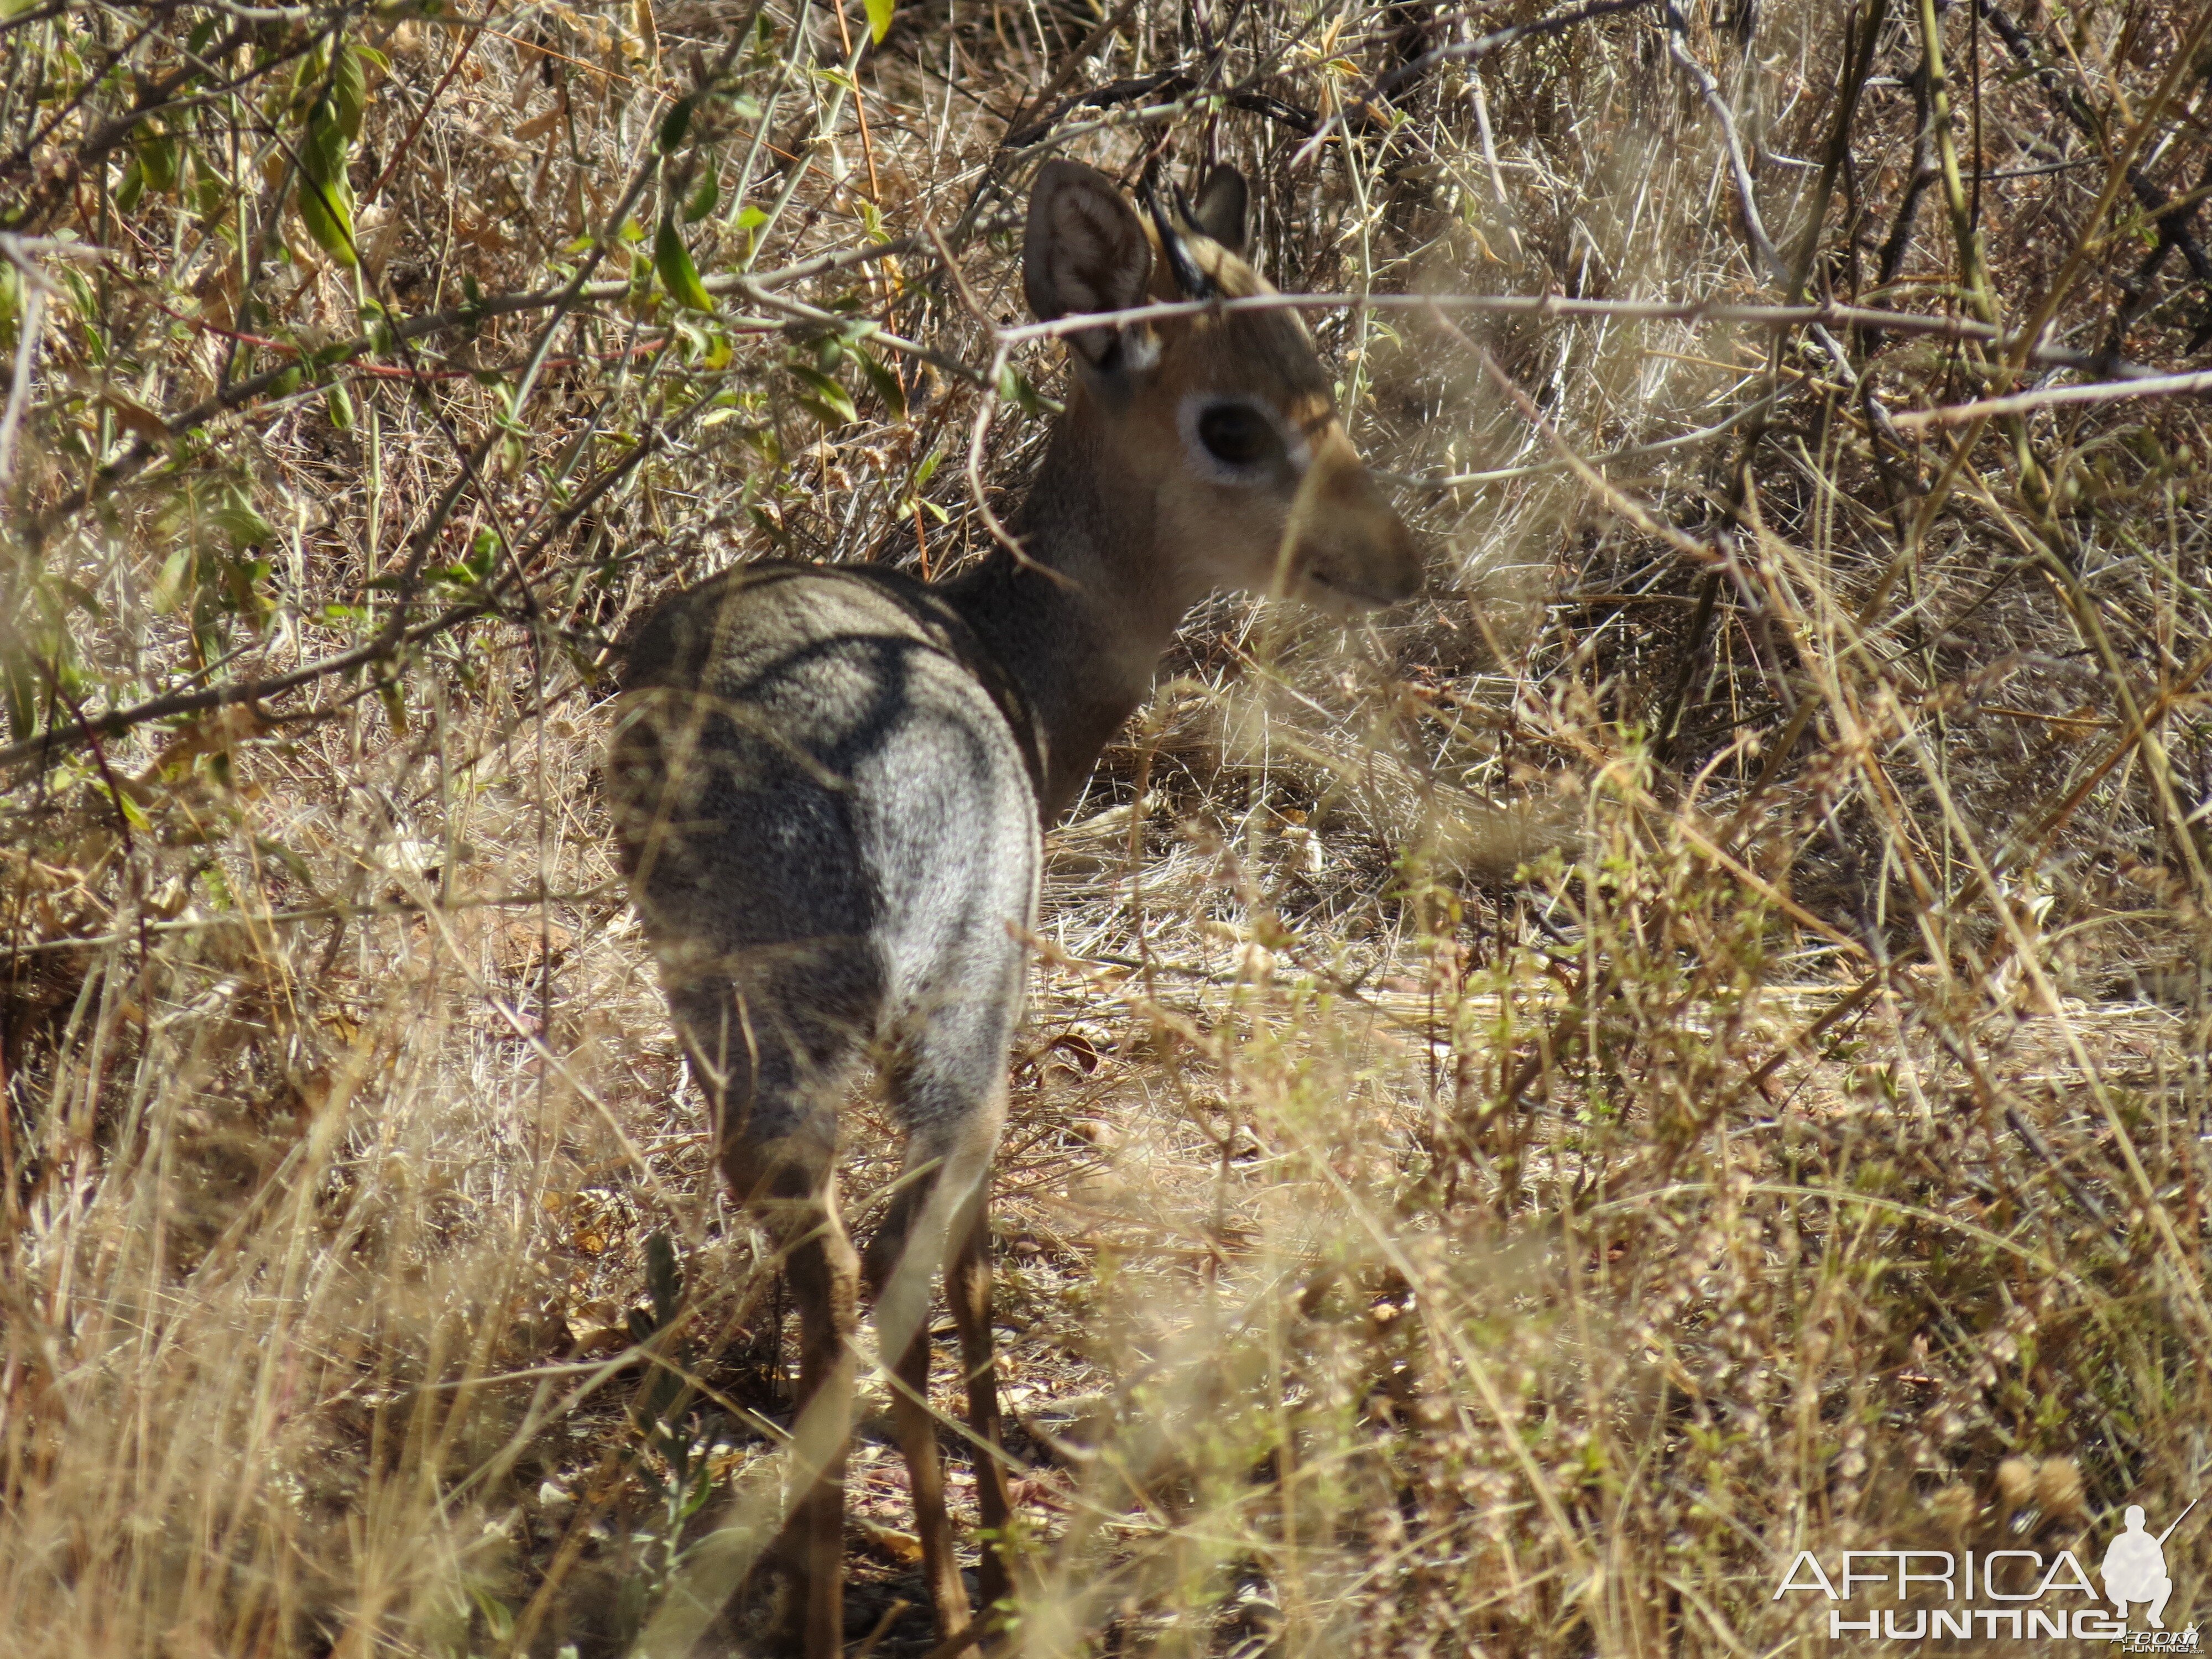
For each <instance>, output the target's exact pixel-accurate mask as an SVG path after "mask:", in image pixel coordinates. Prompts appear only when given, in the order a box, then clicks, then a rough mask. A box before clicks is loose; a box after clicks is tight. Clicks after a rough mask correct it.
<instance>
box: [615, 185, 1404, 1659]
mask: <svg viewBox="0 0 2212 1659" xmlns="http://www.w3.org/2000/svg"><path fill="white" fill-rule="evenodd" d="M1244 207H1245V187H1244V181H1243V179H1242V178H1240V177H1239V176H1238V175H1237V173H1234V172H1232V171H1231V170H1229V169H1226V168H1223V169H1219V170H1217V171H1216V172H1215V173H1214V174H1213V176H1212V179H1209V180H1208V182H1207V185H1206V189H1205V191H1204V192H1203V193H1202V195H1201V197H1200V204H1199V206H1198V207H1197V208H1196V209H1194V210H1192V209H1186V210H1184V211H1183V215H1182V217H1183V220H1184V223H1183V224H1182V226H1181V227H1178V226H1176V225H1174V224H1172V223H1170V220H1169V218H1168V217H1167V216H1165V215H1164V214H1163V213H1162V212H1161V211H1160V210H1159V209H1158V206H1157V205H1156V204H1155V205H1154V206H1153V208H1152V221H1153V228H1152V229H1150V230H1148V228H1147V227H1146V224H1145V222H1144V221H1143V220H1141V219H1139V216H1138V215H1137V213H1136V211H1135V210H1133V207H1132V206H1131V204H1129V202H1128V201H1127V199H1126V198H1125V197H1123V196H1122V194H1121V191H1119V190H1118V189H1117V188H1116V187H1115V185H1113V184H1112V183H1111V182H1110V181H1109V179H1107V178H1106V177H1105V176H1104V175H1103V174H1102V173H1097V172H1095V171H1093V170H1092V169H1091V168H1090V167H1082V166H1079V165H1077V164H1075V163H1073V162H1069V161H1048V162H1047V163H1046V164H1045V165H1044V166H1043V167H1042V168H1041V169H1040V170H1039V172H1038V173H1037V177H1036V185H1035V188H1034V190H1033V191H1032V193H1031V196H1030V208H1029V220H1028V226H1027V236H1026V241H1025V244H1024V250H1023V287H1024V291H1025V293H1026V295H1027V297H1028V300H1029V303H1030V309H1031V310H1032V311H1034V312H1035V313H1036V316H1037V317H1038V318H1039V319H1041V320H1047V321H1048V320H1050V319H1054V318H1058V317H1062V316H1068V315H1073V314H1079V313H1098V312H1112V311H1121V310H1127V309H1130V308H1133V307H1138V306H1140V305H1142V304H1144V303H1145V302H1146V301H1147V299H1148V298H1151V299H1158V300H1173V299H1176V298H1186V299H1205V298H1212V297H1216V296H1229V297H1234V296H1237V295H1255V294H1262V293H1267V292H1270V291H1271V290H1270V289H1268V288H1267V284H1266V283H1263V282H1262V281H1261V279H1260V278H1259V277H1258V276H1255V274H1254V273H1253V271H1252V270H1250V268H1249V267H1248V266H1247V265H1246V264H1244V263H1243V260H1242V259H1241V258H1239V254H1240V252H1241V251H1242V249H1243V240H1244ZM1067 344H1068V347H1069V355H1070V358H1071V362H1072V367H1073V373H1072V374H1071V376H1070V386H1069V392H1068V398H1067V408H1066V413H1065V414H1063V415H1062V416H1060V420H1059V422H1058V423H1057V424H1056V426H1055V427H1054V430H1053V433H1052V438H1051V442H1050V445H1049V447H1048V450H1047V453H1046V455H1045V458H1044V462H1043V465H1042V467H1041V468H1040V470H1039V471H1038V473H1037V477H1036V482H1035V483H1034V484H1033V485H1032V486H1031V487H1030V493H1029V496H1028V499H1027V500H1026V501H1024V503H1023V505H1022V507H1020V509H1019V510H1018V512H1017V513H1014V514H1013V515H1012V519H1011V520H1010V527H1011V531H1012V534H1013V536H1014V537H1015V538H1017V539H1018V542H1019V544H1020V545H1021V547H1022V549H1023V556H1022V557H1019V558H1017V557H1015V556H1013V555H1012V554H1011V553H1010V552H1007V551H1006V550H998V551H995V552H994V553H993V554H992V555H991V556H989V557H988V558H987V559H986V560H985V561H984V562H982V563H981V564H980V565H979V566H977V567H976V568H974V569H973V570H971V571H969V573H968V574H964V575H962V576H960V577H958V578H957V579H955V580H951V581H947V582H942V583H938V584H934V585H926V584H923V583H921V582H917V581H914V580H909V579H908V578H907V577H905V576H902V575H899V574H895V573H893V572H890V571H887V570H879V569H873V568H866V567H854V566H816V565H803V564H790V563H780V562H763V563H758V564H751V565H745V566H742V567H739V568H735V569H732V570H729V571H726V572H724V573H723V574H720V575H719V576H716V577H714V578H713V579H711V580H708V581H705V582H702V583H701V584H700V585H699V586H696V587H695V588H692V589H690V591H689V592H684V593H679V594H678V595H676V596H675V597H674V598H672V599H669V600H668V601H667V602H666V603H665V604H664V605H661V606H660V607H659V609H658V610H657V611H654V612H653V615H652V616H651V617H650V618H649V619H648V620H647V622H646V623H644V625H643V626H642V628H641V629H640V630H639V632H638V634H637V635H636V637H635V641H634V642H633V644H632V645H631V647H630V651H629V670H628V674H627V677H626V681H625V684H624V688H623V702H622V708H621V712H620V715H619V718H618V722H617V731H616V735H615V738H614V743H613V750H612V757H611V766H610V768H609V774H608V775H609V781H610V787H611V796H612V799H613V803H614V807H615V812H616V819H617V825H618V827H619V833H620V836H621V840H622V845H623V861H624V867H625V868H626V870H627V871H628V872H629V879H630V886H631V891H632V893H633V894H634V896H635V900H636V903H637V908H638V912H639V914H640V915H641V917H642V919H643V921H644V925H645V928H646V931H647V936H648V938H649V939H650V940H651V942H652V945H653V950H654V953H655V955H656V956H657V957H658V959H659V964H660V970H661V977H662V982H663V985H664V987H665V990H666V993H667V996H668V1005H669V1010H670V1012H671V1014H672V1015H673V1017H674V1019H675V1023H676V1027H677V1030H678V1033H679V1035H680V1036H681V1038H682V1041H683V1044H684V1052H685V1054H686V1056H687V1057H688V1060H689V1061H690V1066H691V1069H692V1072H693V1074H694V1075H695V1076H696V1078H697V1079H698V1081H699V1083H700V1084H701V1085H702V1087H703V1088H704V1090H705V1091H706V1093H707V1096H708V1099H709V1101H710V1102H711V1103H712V1105H713V1109H714V1115H715V1121H716V1123H717V1125H718V1126H719V1135H720V1155H721V1163H722V1167H723V1170H724V1171H725V1172H726V1175H727V1176H728V1178H729V1182H730V1186H731V1188H732V1192H733V1193H734V1194H736V1196H737V1197H738V1200H740V1201H742V1202H744V1204H746V1205H748V1206H750V1208H751V1209H752V1211H753V1212H754V1214H755V1215H756V1216H757V1217H758V1218H760V1220H761V1221H762V1223H763V1225H764V1226H765V1227H766V1229H767V1230H768V1231H769V1234H770V1236H771V1237H772V1238H773V1240H774V1241H775V1245H776V1247H777V1249H779V1251H780V1252H781V1259H782V1261H783V1263H784V1268H785V1272H786V1273H787V1277H788V1280H789V1283H790V1285H791V1288H792V1291H793V1299H794V1300H795V1302H796V1303H797V1305H798V1309H799V1324H800V1333H801V1334H800V1339H799V1340H800V1355H799V1401H798V1407H799V1410H798V1415H797V1418H796V1419H795V1421H794V1429H793V1464H792V1474H791V1477H790V1483H789V1485H788V1486H787V1491H788V1492H789V1493H790V1494H791V1495H790V1498H789V1500H788V1504H789V1507H788V1509H787V1514H786V1516H785V1519H784V1522H783V1529H782V1532H781V1534H780V1538H779V1542H778V1545H777V1547H776V1549H775V1559H777V1560H778V1561H780V1563H781V1569H782V1571H784V1572H785V1573H786V1574H787V1577H788V1579H789V1581H790V1585H789V1587H790V1589H791V1592H792V1593H791V1594H790V1595H787V1598H786V1599H785V1601H784V1604H783V1606H784V1614H783V1620H782V1623H781V1625H780V1626H779V1628H778V1631H777V1632H776V1635H777V1638H778V1639H779V1640H780V1641H781V1644H783V1645H784V1647H785V1648H786V1649H796V1648H801V1647H803V1649H804V1651H805V1654H806V1656H808V1659H831V1656H835V1655H836V1654H837V1653H838V1651H839V1649H840V1644H841V1642H842V1638H843V1616H842V1615H843V1607H842V1592H843V1583H842V1579H843V1547H844V1469H845V1456H846V1447H847V1443H848V1437H849V1432H850V1429H849V1418H850V1413H851V1404H852V1395H853V1389H854V1329H855V1324H856V1317H857V1312H856V1310H857V1301H858V1292H859V1289H860V1283H861V1281H862V1280H864V1279H865V1281H866V1285H867V1286H868V1289H869V1291H870V1292H871V1293H872V1297H874V1301H875V1307H876V1317H877V1327H878V1334H879V1336H880V1337H881V1340H882V1343H883V1352H884V1355H885V1356H886V1357H887V1358H890V1360H891V1362H892V1371H893V1375H894V1377H895V1379H896V1387H895V1392H896V1396H897V1397H896V1407H895V1410H896V1422H897V1430H898V1436H899V1440H900V1444H901V1449H902V1450H903V1452H904V1453H905V1456H906V1461H907V1466H908V1470H909V1471H910V1472H911V1474H912V1477H913V1489H914V1501H915V1520H916V1530H917V1531H918V1532H919V1534H921V1545H922V1551H923V1562H924V1570H925V1572H926V1574H927V1578H928V1582H929V1591H930V1595H931V1596H932V1597H933V1601H934V1602H935V1613H936V1620H937V1626H938V1630H939V1633H940V1635H941V1636H943V1635H949V1634H951V1633H953V1632H958V1631H960V1630H962V1629H963V1628H964V1627H966V1626H967V1624H968V1621H969V1606H968V1596H967V1593H966V1590H965V1589H964V1587H963V1583H962V1581H961V1577H960V1570H959V1565H958V1562H957V1559H956V1558H955V1556H954V1553H953V1545H952V1536H951V1528H950V1527H949V1525H948V1524H947V1522H946V1517H945V1482H944V1473H943V1470H942V1468H941V1467H940V1465H939V1453H938V1443H937V1429H936V1425H935V1423H934V1421H933V1417H932V1413H931V1412H930V1410H929V1407H928V1404H927V1401H928V1395H929V1330H928V1322H927V1317H926V1315H927V1308H928V1302H929V1297H930V1294H931V1288H932V1279H933V1268H934V1267H935V1266H936V1264H937V1262H938V1261H940V1260H941V1261H943V1262H944V1266H945V1285H946V1292H947V1295H948V1297H949V1299H950V1301H951V1309H952V1316H953V1320H954V1322H955V1324H956V1325H957V1328H958V1331H959V1336H960V1346H961V1352H962V1356H963V1365H964V1371H965V1377H966V1382H967V1391H968V1404H969V1423H970V1425H971V1427H972V1428H973V1430H974V1433H975V1443H976V1445H977V1446H979V1447H980V1448H981V1452H980V1453H979V1455H978V1456H977V1459H976V1462H977V1468H976V1470H975V1486H976V1492H977V1498H978V1503H979V1506H980V1508H981V1517H982V1521H983V1524H984V1525H985V1526H986V1527H988V1528H1000V1529H1003V1528H1005V1527H1006V1523H1007V1521H1008V1517H1009V1513H1010V1507H1011V1504H1010V1499H1009V1495H1008V1490H1007V1484H1006V1471H1005V1468H1004V1467H1003V1464H1002V1462H1001V1461H1000V1459H998V1458H997V1457H995V1456H994V1455H992V1454H991V1449H993V1448H994V1447H996V1446H997V1445H998V1443H999V1404H998V1389H997V1383H996V1378H995V1374H994V1368H993V1362H992V1355H991V1287H990V1262H989V1258H988V1255H987V1247H988V1243H989V1229H988V1226H987V1219H986V1210H987V1199H988V1194H987V1176H988V1172H989V1167H990V1163H991V1157H992V1154H993V1152H994V1149H995V1148H996V1146H997V1144H998V1140H999V1134H1000V1127H1001V1126H1002V1124H1003V1123H1004V1121H1005V1117H1006V1066H1007V1050H1008V1047H1009V1045H1010V1043H1011V1042H1012V1037H1013V1033H1014V1025H1015V1021H1016V1019H1017V1018H1018V1014H1019V1012H1020V1009H1021V1005H1022V995H1023V969H1024V943H1023V941H1024V938H1025V936H1026V935H1027V934H1028V933H1029V932H1030V929H1031V927H1033V925H1034V923H1035V920H1036V906H1037V885H1038V872H1039V866H1040V862H1041V857H1042V854H1041V848H1040V842H1041V838H1042V830H1043V828H1044V826H1045V825H1047V824H1048V823H1052V822H1053V821H1054V818H1055V817H1057V816H1058V815H1059V814H1060V811H1063V810H1064V809H1065V808H1066V806H1067V805H1068V804H1069V802H1070V801H1071V800H1073V798H1074V797H1075V795H1076V793H1077V792H1078V790H1079V788H1080V787H1081V786H1082V784H1083V782H1084V781H1085V778H1086V777H1087V776H1088V775H1089V774H1090V771H1091V766H1092V764H1093V763H1095V762H1096V760H1097V757H1098V752H1099V750H1101V748H1103V746H1104V744H1105V743H1106V742H1107V740H1108V739H1109V738H1111V737H1112V736H1113V734H1114V732H1115V730H1116V729H1117V728H1118V727H1119V726H1121V722H1122V721H1123V720H1125V719H1127V716H1128V715H1129V714H1130V713H1131V711H1133V709H1134V708H1136V707H1137V705H1138V704H1139V702H1141V701H1142V700H1143V699H1144V697H1145V696H1146V691H1147V690H1148V688H1149V686H1150V684H1151V682H1152V675H1153V672H1154V670H1155V667H1156V665H1157V663H1158V659H1159V656H1160V653H1162V652H1163V651H1164V649H1165V648H1166V647H1167V646H1168V644H1169V642H1170V640H1171V639H1172V638H1173V637H1174V635H1175V631H1176V627H1177V625H1178V624H1179V623H1180V621H1181V619H1182V616H1183V614H1184V613H1185V612H1186V611H1188V610H1189V609H1190V607H1191V606H1192V605H1194V603H1196V602H1197V601H1198V600H1199V599H1203V598H1204V597H1205V596H1206V594H1208V593H1210V592H1213V591H1215V590H1217V589H1219V588H1224V587H1234V588H1243V589H1246V590H1252V591H1258V592H1273V593H1295V594H1297V595H1299V596H1301V597H1304V598H1307V599H1312V600H1315V601H1317V602H1319V603H1321V604H1322V605H1327V606H1328V607H1330V608H1332V609H1335V610H1340V611H1352V610H1358V609H1364V608H1367V607H1372V606H1376V605H1389V604H1391V603H1393V602H1395V601H1397V600H1401V599H1407V598H1408V597H1409V596H1411V595H1412V594H1413V593H1414V592H1416V591H1417V590H1418V588H1419V586H1420V580H1421V572H1420V566H1419V561H1418V559H1417V557H1416V554H1415V550H1414V546H1413V540H1412V538H1411V537H1410V536H1409V535H1408V534H1407V530H1406V526H1404V525H1403V524H1402V523H1401V521H1400V520H1399V518H1398V515H1397V514H1396V513H1395V512H1394V511H1393V510H1392V509H1391V507H1390V505H1389V502H1388V501H1386V500H1385V499H1384V498H1383V494H1382V492H1381V491H1380V489H1378V488H1377V486H1376V483H1375V481H1374V479H1373V478H1372V477H1370V475H1369V474H1368V471H1367V470H1366V468H1365V467H1364V465H1362V463H1361V461H1360V459H1359V456H1358V453H1357V452H1356V451H1355V450H1354V449H1353V448H1352V444H1351V442H1350V441H1349V440H1348V439H1347V438H1346V436H1345V434H1344V430H1343V428H1342V427H1341V426H1340V424H1339V423H1338V422H1337V418H1336V414H1335V410H1334V408H1333V406H1332V403H1331V398H1330V388H1329V380H1328V375H1327V374H1325V373H1324V372H1323V371H1322V366H1321V364H1320V363H1319V362H1317V361H1316V358H1315V356H1314V351H1313V347H1312V344H1311V343H1310V340H1309V339H1308V337H1307V335H1306V331H1305V330H1304V327H1303V326H1302V325H1301V324H1300V323H1299V322H1298V320H1297V317H1296V316H1295V314H1294V313H1291V312H1290V311H1287V310H1282V311H1274V310H1253V311H1245V312H1225V313H1209V314H1205V315H1200V316H1196V317H1191V318H1185V319H1175V320H1171V321H1169V322H1167V323H1165V324H1164V325H1158V326H1153V325H1148V324H1141V323H1140V324H1134V325H1118V326H1117V325H1111V324H1101V325H1098V326H1097V327H1093V328H1085V329H1083V330H1081V331H1078V332H1076V333H1073V334H1071V335H1069V336H1068V337H1067ZM864 1055H866V1056H870V1057H872V1058H873V1059H874V1060H876V1062H877V1064H878V1066H879V1067H880V1069H881V1072H882V1075H883V1078H884V1084H885V1085H886V1088H887V1091H888V1093H889V1096H890V1103H891V1106H892V1108H893V1109H894V1111H895V1112H896V1115H897V1117H898V1118H899V1120H900V1121H901V1123H902V1125H903V1127H904V1128H905V1130H906V1132H907V1135H908V1139H907V1145H906V1157H905V1173H904V1175H903V1176H902V1179H901V1181H900V1182H899V1184H898V1186H897V1187H896V1191H895V1194H894V1196H893V1197H892V1200H891V1201H890V1205H889V1206H888V1208H887V1211H886V1213H885V1214H884V1219H883V1222H882V1225H881V1226H880V1228H879V1229H878V1231H877V1233H876V1235H875V1237H874V1238H873V1240H872V1242H871V1243H870V1244H869V1246H868V1249H867V1252H866V1255H865V1256H863V1255H856V1254H855V1252H854V1248H853V1245H852V1243H851V1241H850V1239H849V1238H848V1235H847V1233H846V1231H845V1227H844V1225H843V1224H842V1221H841V1220H840V1219H839V1217H838V1209H837V1200H836V1188H835V1177H834V1170H835V1164H836V1152H837V1112H838V1106H839V1103H840V1101H841V1100H842V1097H843V1096H844V1093H845V1091H846V1088H847V1085H848V1079H849V1077H850V1075H851V1073H853V1072H854V1069H855V1066H856V1065H857V1063H858V1062H859V1060H860V1059H861V1058H862V1057H863V1056H864ZM1000 1535H1001V1536H1003V1532H1001V1534H1000ZM978 1582H979V1585H980V1588H981V1594H982V1599H983V1601H984V1603H985V1605H986V1607H988V1606H989V1605H991V1604H993V1603H994V1602H996V1601H998V1600H999V1599H1000V1597H1001V1596H1003V1595H1006V1593H1007V1591H1008V1589H1009V1588H1010V1586H1009V1583H1008V1577H1007V1565H1006V1560H1005V1559H1003V1558H1002V1556H1001V1554H1000V1552H999V1551H998V1550H997V1549H996V1548H992V1549H987V1550H986V1551H985V1553H984V1555H983V1558H982V1562H981V1571H980V1573H979V1575H978Z"/></svg>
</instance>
